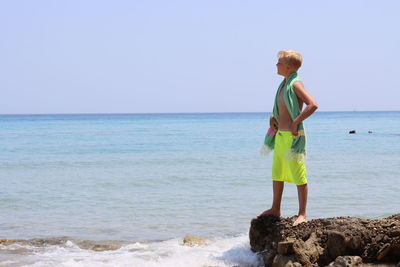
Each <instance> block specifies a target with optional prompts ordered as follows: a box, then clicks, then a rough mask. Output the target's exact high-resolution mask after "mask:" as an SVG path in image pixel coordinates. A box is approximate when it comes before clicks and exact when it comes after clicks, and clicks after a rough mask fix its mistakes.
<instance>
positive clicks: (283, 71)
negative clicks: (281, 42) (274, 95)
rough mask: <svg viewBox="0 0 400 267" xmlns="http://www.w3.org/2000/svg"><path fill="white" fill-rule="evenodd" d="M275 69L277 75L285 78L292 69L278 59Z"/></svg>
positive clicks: (281, 59) (282, 60)
mask: <svg viewBox="0 0 400 267" xmlns="http://www.w3.org/2000/svg"><path fill="white" fill-rule="evenodd" d="M276 67H277V69H278V74H279V75H282V76H286V75H288V74H289V73H291V69H292V67H291V66H290V65H289V64H288V63H287V62H286V61H285V60H284V59H283V58H280V59H279V60H278V63H276Z"/></svg>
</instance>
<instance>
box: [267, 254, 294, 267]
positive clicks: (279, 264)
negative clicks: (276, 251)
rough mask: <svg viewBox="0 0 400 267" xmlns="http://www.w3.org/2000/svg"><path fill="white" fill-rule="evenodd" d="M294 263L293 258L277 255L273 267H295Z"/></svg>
mask: <svg viewBox="0 0 400 267" xmlns="http://www.w3.org/2000/svg"><path fill="white" fill-rule="evenodd" d="M294 261H295V260H294V257H293V256H286V255H276V256H275V258H274V261H273V262H272V267H294V266H295V265H294Z"/></svg>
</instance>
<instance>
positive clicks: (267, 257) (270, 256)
mask: <svg viewBox="0 0 400 267" xmlns="http://www.w3.org/2000/svg"><path fill="white" fill-rule="evenodd" d="M262 255H263V261H264V264H265V266H272V263H273V261H274V258H275V256H276V251H275V250H273V249H269V250H267V251H265V252H264V253H262Z"/></svg>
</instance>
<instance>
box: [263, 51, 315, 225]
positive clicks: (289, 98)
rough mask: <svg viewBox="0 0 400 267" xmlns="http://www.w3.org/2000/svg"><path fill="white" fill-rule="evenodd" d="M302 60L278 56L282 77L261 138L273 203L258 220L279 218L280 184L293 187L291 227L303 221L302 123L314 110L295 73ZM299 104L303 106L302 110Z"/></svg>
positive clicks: (289, 54)
mask: <svg viewBox="0 0 400 267" xmlns="http://www.w3.org/2000/svg"><path fill="white" fill-rule="evenodd" d="M301 63H302V56H301V55H300V53H298V52H296V51H293V50H283V51H279V53H278V63H277V64H276V66H277V69H278V74H279V75H282V76H283V77H285V79H284V80H283V81H282V83H281V84H280V86H279V88H278V91H277V93H276V97H275V104H274V111H273V115H272V116H271V117H270V121H269V123H270V129H269V130H268V134H267V136H266V138H265V148H266V149H267V150H272V149H273V150H274V157H273V163H272V180H273V203H272V207H271V209H269V210H266V211H264V212H262V213H261V214H260V215H259V217H260V216H264V215H268V214H272V215H275V216H278V217H279V216H280V215H281V200H282V193H283V187H284V182H290V183H294V184H296V185H297V192H298V198H299V213H298V216H297V218H296V220H295V221H294V223H293V226H296V225H298V224H300V223H302V222H305V221H306V206H307V194H308V187H307V178H306V165H305V162H304V159H305V145H306V139H305V133H304V128H303V123H302V121H304V120H305V119H306V118H308V117H309V116H310V115H311V114H313V113H314V112H315V110H317V108H318V106H317V103H316V102H315V100H314V98H313V97H312V96H311V95H310V94H309V93H308V92H307V91H306V89H305V88H304V86H303V83H302V82H301V81H300V79H299V77H298V75H297V70H298V69H299V68H300V67H301ZM303 104H306V107H305V109H304V110H303Z"/></svg>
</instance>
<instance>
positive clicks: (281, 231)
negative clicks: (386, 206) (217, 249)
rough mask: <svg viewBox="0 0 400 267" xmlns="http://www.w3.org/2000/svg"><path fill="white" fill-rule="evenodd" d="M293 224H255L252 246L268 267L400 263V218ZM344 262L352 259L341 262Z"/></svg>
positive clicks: (265, 219) (273, 220) (268, 219)
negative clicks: (359, 260) (352, 257)
mask: <svg viewBox="0 0 400 267" xmlns="http://www.w3.org/2000/svg"><path fill="white" fill-rule="evenodd" d="M292 220H293V218H278V217H275V216H272V215H266V216H262V217H260V218H256V219H253V220H252V222H251V227H250V231H249V237H250V246H251V249H252V251H254V252H263V253H262V254H263V259H264V263H265V265H266V266H271V264H272V265H273V264H275V265H276V266H277V264H280V265H279V266H292V265H293V266H295V265H296V264H301V265H302V266H327V265H329V264H330V263H332V262H335V261H336V259H338V257H345V256H349V255H351V256H359V257H360V258H361V260H362V261H363V262H365V263H374V264H381V263H385V264H389V265H391V266H395V264H397V263H398V262H399V261H400V235H398V234H397V233H398V231H400V214H396V215H392V216H390V217H388V218H384V219H379V220H369V219H359V218H352V217H336V218H324V219H314V220H310V221H308V222H305V223H302V224H300V225H297V226H296V227H293V226H292ZM264 252H267V253H264ZM283 256H285V257H283ZM344 260H348V258H344V259H342V258H339V260H338V261H339V263H340V262H343V261H344ZM352 262H353V263H352V264H356V263H357V262H358V260H356V259H352ZM339 263H338V262H336V263H335V264H339ZM282 264H283V265H282ZM332 264H333V263H332ZM354 266H355V265H354ZM399 267H400V266H399Z"/></svg>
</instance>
